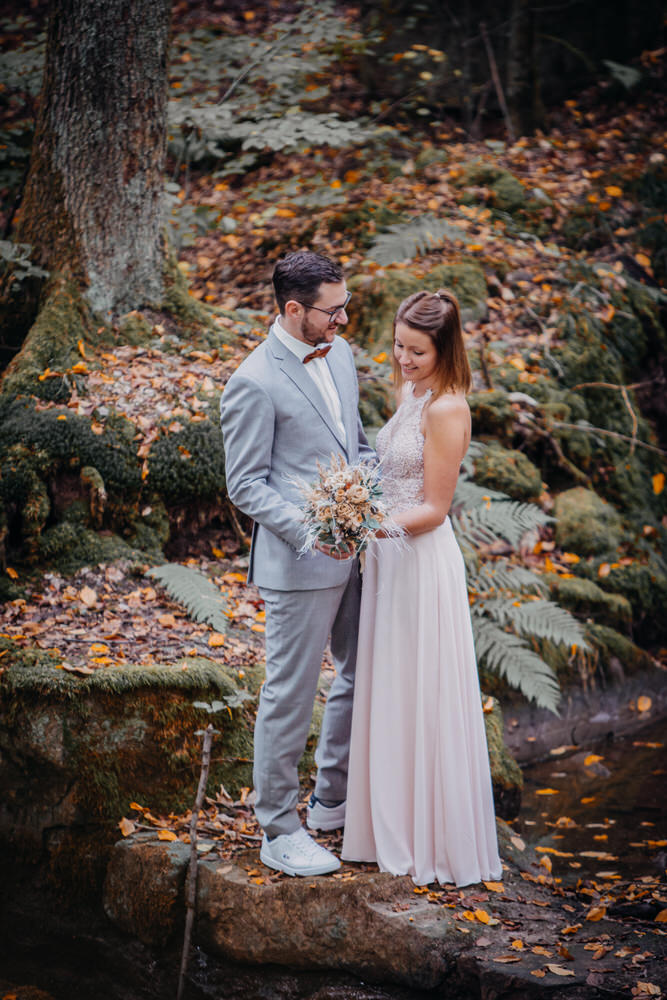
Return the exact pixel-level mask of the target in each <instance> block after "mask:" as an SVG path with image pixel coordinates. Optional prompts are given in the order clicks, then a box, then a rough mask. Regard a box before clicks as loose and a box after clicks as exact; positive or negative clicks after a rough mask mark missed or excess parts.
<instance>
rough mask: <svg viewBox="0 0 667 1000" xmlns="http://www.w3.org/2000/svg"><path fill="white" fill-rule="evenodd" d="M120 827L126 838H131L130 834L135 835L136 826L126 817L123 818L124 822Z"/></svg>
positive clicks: (121, 822) (122, 821)
mask: <svg viewBox="0 0 667 1000" xmlns="http://www.w3.org/2000/svg"><path fill="white" fill-rule="evenodd" d="M118 827H119V829H120V832H121V833H122V834H123V836H124V837H129V836H130V834H131V833H134V831H135V830H136V826H135V825H134V823H133V822H132V820H131V819H126V818H125V816H123V818H122V820H121V821H120V823H119V824H118Z"/></svg>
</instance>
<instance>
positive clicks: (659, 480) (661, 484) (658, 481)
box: [651, 472, 665, 496]
mask: <svg viewBox="0 0 667 1000" xmlns="http://www.w3.org/2000/svg"><path fill="white" fill-rule="evenodd" d="M651 481H652V483H653V492H654V493H655V495H656V496H659V495H660V494H661V493H662V491H663V490H664V488H665V473H664V472H658V473H657V474H656V475H655V476H652V477H651Z"/></svg>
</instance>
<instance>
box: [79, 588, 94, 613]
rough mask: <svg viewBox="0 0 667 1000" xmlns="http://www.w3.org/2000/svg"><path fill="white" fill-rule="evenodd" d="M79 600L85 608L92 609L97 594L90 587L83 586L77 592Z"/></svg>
mask: <svg viewBox="0 0 667 1000" xmlns="http://www.w3.org/2000/svg"><path fill="white" fill-rule="evenodd" d="M79 600H80V601H83V603H84V604H85V605H86V607H87V608H92V607H94V605H95V604H97V594H96V593H95V591H94V590H93V588H92V587H88V586H85V587H82V588H81V590H80V591H79Z"/></svg>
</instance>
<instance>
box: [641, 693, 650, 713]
mask: <svg viewBox="0 0 667 1000" xmlns="http://www.w3.org/2000/svg"><path fill="white" fill-rule="evenodd" d="M652 704H653V702H652V701H651V699H650V698H649V696H648V695H646V694H642V695H640V696H639V698H637V711H638V712H648V710H649V708H650V707H651V705H652Z"/></svg>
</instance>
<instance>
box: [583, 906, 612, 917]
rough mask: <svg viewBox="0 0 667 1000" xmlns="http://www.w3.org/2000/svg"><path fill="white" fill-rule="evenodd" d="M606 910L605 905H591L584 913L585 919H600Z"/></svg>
mask: <svg viewBox="0 0 667 1000" xmlns="http://www.w3.org/2000/svg"><path fill="white" fill-rule="evenodd" d="M606 912H607V907H606V906H591V908H590V910H589V911H588V913H587V914H586V920H602V918H603V917H604V916H605V914H606Z"/></svg>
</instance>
